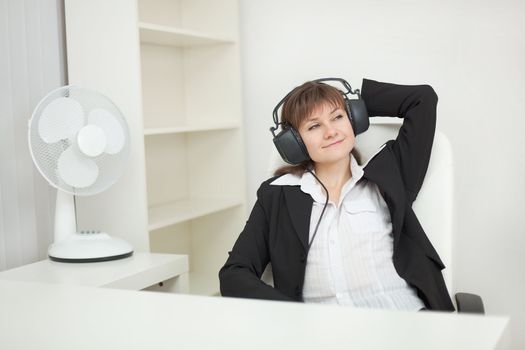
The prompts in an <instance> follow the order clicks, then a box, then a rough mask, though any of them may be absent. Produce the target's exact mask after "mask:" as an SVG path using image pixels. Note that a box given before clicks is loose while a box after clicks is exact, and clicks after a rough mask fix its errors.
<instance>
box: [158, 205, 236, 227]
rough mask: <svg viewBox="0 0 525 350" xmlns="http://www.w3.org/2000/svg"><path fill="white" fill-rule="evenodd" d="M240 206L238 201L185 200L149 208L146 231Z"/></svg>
mask: <svg viewBox="0 0 525 350" xmlns="http://www.w3.org/2000/svg"><path fill="white" fill-rule="evenodd" d="M241 204H242V201H241V200H240V199H222V200H220V199H186V200H180V201H174V202H169V203H166V204H162V205H156V206H151V207H149V225H148V230H149V231H153V230H157V229H159V228H163V227H167V226H170V225H174V224H178V223H181V222H184V221H188V220H192V219H196V218H198V217H201V216H204V215H208V214H212V213H215V212H218V211H221V210H225V209H229V208H233V207H236V206H238V205H241Z"/></svg>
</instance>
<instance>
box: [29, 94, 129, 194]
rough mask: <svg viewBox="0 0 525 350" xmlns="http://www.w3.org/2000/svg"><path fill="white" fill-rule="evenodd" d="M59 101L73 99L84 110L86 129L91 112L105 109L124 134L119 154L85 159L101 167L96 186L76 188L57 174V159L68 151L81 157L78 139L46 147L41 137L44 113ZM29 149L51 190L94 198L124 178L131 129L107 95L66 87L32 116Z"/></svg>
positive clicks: (41, 105)
mask: <svg viewBox="0 0 525 350" xmlns="http://www.w3.org/2000/svg"><path fill="white" fill-rule="evenodd" d="M60 97H67V98H72V99H74V100H75V101H77V102H78V103H79V104H80V105H81V106H82V109H83V112H84V113H83V114H84V117H83V125H87V116H88V115H89V112H90V111H92V110H93V109H104V110H107V111H108V112H110V113H111V114H112V115H113V116H114V117H115V119H116V120H117V121H118V124H119V125H120V126H121V128H122V130H123V132H124V146H123V147H122V149H121V150H120V152H118V153H117V154H108V153H102V154H100V155H99V156H96V157H88V156H85V155H83V156H85V157H87V158H89V159H91V160H92V161H93V162H95V164H96V165H97V167H98V176H97V178H96V180H95V182H94V183H93V184H91V185H90V186H88V187H82V188H79V187H73V186H71V185H69V184H67V183H66V182H64V180H63V179H62V178H61V177H60V174H59V172H58V159H59V157H60V155H61V154H62V153H63V152H64V151H65V150H66V149H68V148H70V147H73V149H74V150H76V151H78V152H80V153H79V154H82V152H81V151H80V149H79V147H78V144H77V140H76V135H73V136H71V137H69V138H66V139H61V140H60V141H58V142H54V143H46V142H45V141H44V140H43V139H42V137H41V136H40V134H39V128H38V125H39V121H40V118H41V117H42V112H43V111H44V110H45V108H46V107H47V106H48V105H49V103H51V102H52V101H54V100H55V99H57V98H60ZM53 127H55V125H53ZM56 127H57V128H58V127H61V125H56ZM29 148H30V150H31V155H32V157H33V160H34V163H35V165H36V167H37V168H38V170H39V171H40V173H41V174H42V176H44V178H46V180H47V181H48V182H49V183H50V184H51V185H52V186H54V187H56V188H59V189H61V190H63V191H65V192H67V193H71V194H73V195H81V196H82V195H84V196H87V195H93V194H96V193H99V192H102V191H104V190H105V189H107V188H108V187H110V186H111V185H113V184H114V183H115V182H116V181H117V180H118V178H119V177H120V176H121V175H122V173H123V171H124V167H125V164H126V162H127V160H128V156H129V148H130V147H129V129H128V126H127V123H126V121H125V119H124V117H123V115H122V113H121V112H120V110H119V109H118V108H117V107H116V106H115V105H114V104H113V103H112V102H111V100H109V99H108V98H107V97H105V96H104V95H102V94H100V93H97V92H96V91H93V90H89V89H85V88H80V87H76V86H64V87H61V88H59V89H57V90H54V91H52V92H50V93H49V94H48V95H47V96H46V97H44V98H43V99H42V101H41V102H40V103H39V105H38V106H37V107H36V109H35V111H34V112H33V115H32V117H31V120H30V122H29Z"/></svg>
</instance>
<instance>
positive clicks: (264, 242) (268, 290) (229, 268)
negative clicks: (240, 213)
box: [219, 183, 293, 301]
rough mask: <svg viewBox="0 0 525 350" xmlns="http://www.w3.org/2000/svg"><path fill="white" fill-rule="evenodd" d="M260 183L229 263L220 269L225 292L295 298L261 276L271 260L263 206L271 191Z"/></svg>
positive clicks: (233, 294)
mask: <svg viewBox="0 0 525 350" xmlns="http://www.w3.org/2000/svg"><path fill="white" fill-rule="evenodd" d="M264 185H265V184H264V183H263V185H261V187H260V188H259V190H258V191H257V201H256V203H255V205H254V206H253V209H252V212H251V214H250V217H249V218H248V221H247V222H246V225H245V227H244V229H243V231H242V232H241V234H240V235H239V238H238V239H237V241H236V242H235V245H234V246H233V249H232V251H231V252H229V257H228V260H227V261H226V264H225V265H224V266H223V267H222V268H221V270H220V271H219V280H220V289H221V295H222V296H230V297H240V298H256V299H268V300H283V301H293V299H292V298H290V297H288V296H286V295H284V294H283V293H281V292H280V291H278V290H277V289H275V288H273V287H272V286H270V285H268V284H266V283H264V282H263V281H262V280H261V275H262V273H263V272H264V269H265V268H266V265H267V264H268V262H269V259H270V258H269V252H268V229H269V225H268V219H267V216H266V213H265V210H264V204H263V202H264V201H263V197H264V195H265V194H266V195H267V194H268V193H267V192H268V191H269V190H268V187H269V185H267V184H266V186H264Z"/></svg>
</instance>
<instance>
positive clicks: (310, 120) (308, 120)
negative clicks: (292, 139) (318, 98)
mask: <svg viewBox="0 0 525 350" xmlns="http://www.w3.org/2000/svg"><path fill="white" fill-rule="evenodd" d="M338 109H339V107H335V108H334V110H333V111H331V112H330V114H333V113H334V112H335V111H337V110H338ZM318 119H319V118H316V117H313V118H308V119H306V121H307V122H312V121H314V120H318Z"/></svg>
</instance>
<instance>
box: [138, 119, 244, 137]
mask: <svg viewBox="0 0 525 350" xmlns="http://www.w3.org/2000/svg"><path fill="white" fill-rule="evenodd" d="M239 127H240V123H239V122H230V123H217V124H206V125H188V126H176V127H160V128H146V129H144V136H152V135H165V134H178V133H189V132H198V131H215V130H227V129H236V128H239Z"/></svg>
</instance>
